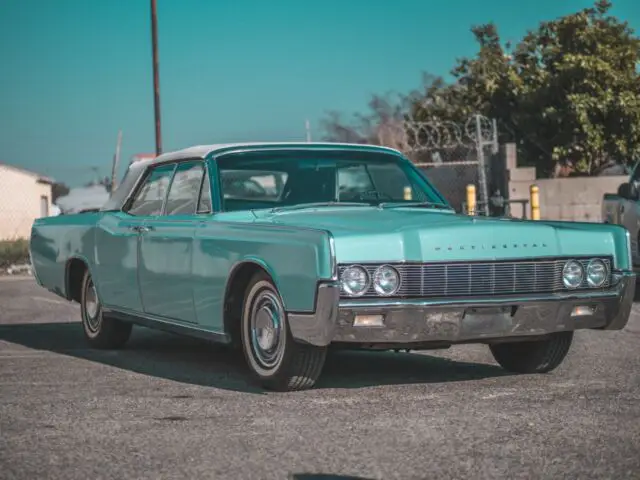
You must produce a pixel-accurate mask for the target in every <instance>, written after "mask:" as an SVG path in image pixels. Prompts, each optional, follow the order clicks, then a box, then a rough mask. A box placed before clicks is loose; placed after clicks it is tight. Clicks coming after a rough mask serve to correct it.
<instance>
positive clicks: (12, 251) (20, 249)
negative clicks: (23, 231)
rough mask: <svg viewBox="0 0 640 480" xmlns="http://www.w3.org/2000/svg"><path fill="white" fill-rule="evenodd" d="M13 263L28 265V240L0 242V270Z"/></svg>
mask: <svg viewBox="0 0 640 480" xmlns="http://www.w3.org/2000/svg"><path fill="white" fill-rule="evenodd" d="M14 263H29V241H28V240H26V239H23V238H21V239H19V240H0V269H5V268H7V267H9V266H10V265H12V264H14Z"/></svg>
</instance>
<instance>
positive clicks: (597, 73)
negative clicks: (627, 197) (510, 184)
mask: <svg viewBox="0 0 640 480" xmlns="http://www.w3.org/2000/svg"><path fill="white" fill-rule="evenodd" d="M611 7H612V4H611V2H609V1H608V0H599V1H597V2H596V3H595V4H594V6H593V7H592V8H586V9H583V10H580V11H578V12H576V13H574V14H571V15H567V16H564V17H560V18H558V19H555V20H552V21H547V22H542V23H541V24H540V25H539V26H538V27H537V28H536V29H535V30H532V31H529V32H528V33H527V34H526V35H525V36H524V38H523V39H522V40H521V41H520V42H518V43H517V45H516V46H515V47H514V48H511V45H509V44H504V45H503V42H502V41H501V39H500V36H499V34H498V29H497V27H496V26H495V25H494V24H492V23H489V24H486V25H479V26H474V27H472V29H471V31H472V33H473V35H474V37H475V40H476V42H477V44H478V47H479V48H478V52H477V54H476V55H475V56H474V57H472V58H462V59H458V60H457V61H456V64H455V66H454V68H453V69H452V70H451V75H452V76H453V78H454V80H455V81H454V82H453V83H450V84H448V83H446V82H445V81H444V80H443V79H442V78H439V77H433V76H428V77H426V80H425V82H424V86H423V90H422V92H421V94H419V95H417V96H416V95H412V96H411V98H412V100H411V102H410V105H409V107H408V108H407V110H406V113H407V114H409V115H410V117H411V118H413V119H415V120H417V121H428V120H432V119H438V120H440V121H454V122H459V123H462V122H464V121H466V120H467V119H468V118H469V116H470V115H472V114H474V113H480V114H482V115H485V116H487V117H490V118H495V119H496V120H497V123H498V129H499V132H500V135H499V141H500V142H516V143H517V144H518V147H519V148H518V149H519V157H520V158H521V159H522V160H523V162H524V163H525V164H528V165H535V166H536V167H537V170H538V172H539V174H541V175H551V176H557V175H560V174H561V173H562V172H573V173H577V174H587V175H588V174H592V173H594V172H596V171H597V170H598V169H599V167H600V166H601V165H603V164H606V163H610V162H612V161H615V162H618V163H630V162H632V161H633V160H634V157H635V156H636V155H639V154H640V74H639V72H638V70H637V66H638V65H639V62H640V38H638V37H637V36H635V35H634V32H633V30H632V29H631V28H630V27H629V25H628V23H627V22H621V21H620V20H619V19H617V18H616V17H613V16H611V15H609V11H610V9H611ZM404 98H405V99H406V98H408V97H404ZM372 110H373V113H372V114H371V115H370V116H369V117H368V118H367V120H368V123H367V124H366V125H367V129H366V130H365V131H367V132H370V131H375V128H374V127H372V126H371V124H372V123H375V122H378V124H384V117H383V116H382V115H380V113H379V111H378V110H376V109H372ZM334 115H335V114H334ZM333 119H334V124H333V127H332V128H333V129H334V131H335V129H336V128H337V127H338V126H339V125H343V124H340V123H338V122H337V120H336V119H338V117H335V116H334V117H333ZM360 126H362V122H361V123H360ZM329 137H331V131H330V132H329ZM364 138H369V137H368V136H367V135H365V136H364Z"/></svg>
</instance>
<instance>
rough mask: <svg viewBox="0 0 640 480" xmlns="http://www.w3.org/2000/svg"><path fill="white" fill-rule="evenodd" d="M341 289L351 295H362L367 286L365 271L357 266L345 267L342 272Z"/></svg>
mask: <svg viewBox="0 0 640 480" xmlns="http://www.w3.org/2000/svg"><path fill="white" fill-rule="evenodd" d="M341 282H342V289H343V290H344V291H345V292H346V293H347V294H348V295H351V296H352V297H358V296H360V295H363V294H364V292H366V291H367V289H368V288H369V275H368V274H367V271H366V270H365V269H364V268H362V267H358V266H353V267H347V268H345V269H344V271H343V272H342V278H341Z"/></svg>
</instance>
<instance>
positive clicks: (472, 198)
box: [467, 183, 476, 215]
mask: <svg viewBox="0 0 640 480" xmlns="http://www.w3.org/2000/svg"><path fill="white" fill-rule="evenodd" d="M475 214H476V186H475V185H474V184H473V183H470V184H469V185H467V215H475Z"/></svg>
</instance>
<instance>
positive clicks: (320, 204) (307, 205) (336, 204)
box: [271, 201, 372, 213]
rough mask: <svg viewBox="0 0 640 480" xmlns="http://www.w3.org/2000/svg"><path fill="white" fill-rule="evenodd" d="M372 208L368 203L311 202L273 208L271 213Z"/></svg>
mask: <svg viewBox="0 0 640 480" xmlns="http://www.w3.org/2000/svg"><path fill="white" fill-rule="evenodd" d="M358 206H360V207H371V206H372V205H371V204H370V203H367V202H335V201H334V202H310V203H297V204H295V205H284V206H282V207H273V208H272V209H271V212H272V213H273V212H281V211H283V210H300V209H302V208H313V207H358Z"/></svg>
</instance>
